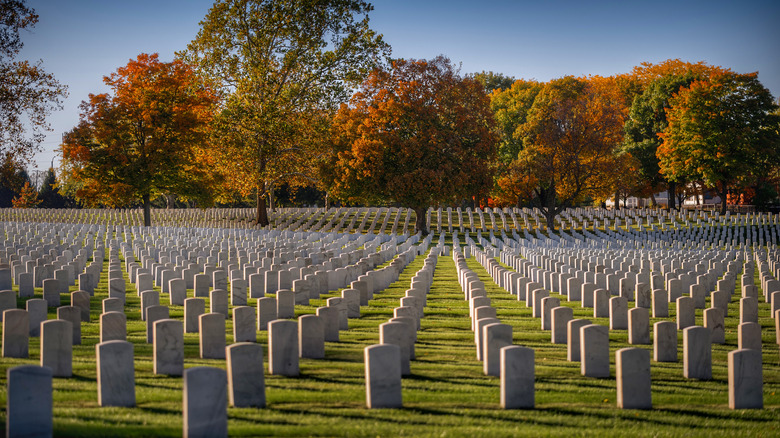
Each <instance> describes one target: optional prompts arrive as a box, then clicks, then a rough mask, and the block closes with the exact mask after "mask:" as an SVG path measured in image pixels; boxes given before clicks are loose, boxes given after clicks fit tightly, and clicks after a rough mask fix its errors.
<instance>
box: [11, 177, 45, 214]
mask: <svg viewBox="0 0 780 438" xmlns="http://www.w3.org/2000/svg"><path fill="white" fill-rule="evenodd" d="M11 203H13V205H14V208H35V207H37V206H38V204H40V203H41V199H40V198H38V191H37V190H35V187H33V186H31V185H30V182H29V181H26V182H25V183H24V187H22V190H21V191H20V192H19V196H17V197H15V198H14V199H12V200H11Z"/></svg>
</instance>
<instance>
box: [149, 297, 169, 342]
mask: <svg viewBox="0 0 780 438" xmlns="http://www.w3.org/2000/svg"><path fill="white" fill-rule="evenodd" d="M145 314H146V342H147V343H149V344H151V343H153V342H154V323H155V322H157V321H160V320H161V319H168V318H169V317H170V311H169V309H168V306H149V307H147V308H146V312H145Z"/></svg>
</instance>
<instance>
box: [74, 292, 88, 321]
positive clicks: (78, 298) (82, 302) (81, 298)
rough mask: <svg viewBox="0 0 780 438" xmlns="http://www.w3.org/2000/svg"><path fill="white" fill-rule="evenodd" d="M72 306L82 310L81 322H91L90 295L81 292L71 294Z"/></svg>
mask: <svg viewBox="0 0 780 438" xmlns="http://www.w3.org/2000/svg"><path fill="white" fill-rule="evenodd" d="M70 303H71V306H74V307H78V308H79V309H81V320H82V321H83V322H89V319H90V318H89V293H87V292H85V291H83V290H79V291H75V292H71V294H70Z"/></svg>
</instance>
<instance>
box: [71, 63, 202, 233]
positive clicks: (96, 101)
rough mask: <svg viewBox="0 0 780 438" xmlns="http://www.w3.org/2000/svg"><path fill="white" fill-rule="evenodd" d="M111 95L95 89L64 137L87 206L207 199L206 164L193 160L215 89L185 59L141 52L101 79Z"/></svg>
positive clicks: (147, 206) (147, 220)
mask: <svg viewBox="0 0 780 438" xmlns="http://www.w3.org/2000/svg"><path fill="white" fill-rule="evenodd" d="M103 81H104V82H105V83H106V85H108V86H109V87H111V90H112V94H107V93H106V94H90V95H89V100H88V101H84V102H82V104H81V111H82V113H81V120H80V122H79V124H78V126H76V127H75V128H73V129H72V130H71V131H70V132H68V133H66V134H65V136H64V142H63V145H62V147H61V151H62V158H63V169H66V170H68V171H69V172H70V175H69V177H70V178H72V179H74V180H75V181H76V182H77V185H78V189H77V190H76V196H77V197H78V198H79V199H80V200H82V201H83V202H85V203H86V204H87V205H98V204H102V205H108V206H111V207H123V206H129V205H132V204H133V203H134V202H137V201H139V200H140V201H141V202H142V204H143V211H144V225H146V226H149V225H151V200H152V199H153V198H154V197H156V196H158V195H160V194H163V193H175V194H178V195H180V196H184V197H190V198H193V199H196V200H199V201H200V202H202V203H208V202H209V200H210V188H209V175H207V172H209V169H204V168H202V167H201V166H196V165H194V164H193V163H194V161H195V155H196V153H197V148H198V146H199V145H203V143H204V141H205V139H206V135H207V132H206V127H207V125H208V123H209V122H210V120H211V115H212V110H213V105H214V102H215V96H214V93H213V92H212V91H211V90H210V89H209V88H208V87H205V86H204V85H203V83H202V82H201V81H199V80H198V77H197V76H196V74H195V72H194V70H193V69H192V68H191V67H190V66H189V65H188V64H186V63H184V62H183V61H181V60H174V61H172V62H161V61H160V60H159V59H158V55H157V54H153V55H148V54H141V55H138V58H137V59H131V60H130V62H129V63H128V64H127V66H125V67H120V68H119V69H117V71H116V72H115V73H112V74H111V75H110V76H106V77H104V78H103Z"/></svg>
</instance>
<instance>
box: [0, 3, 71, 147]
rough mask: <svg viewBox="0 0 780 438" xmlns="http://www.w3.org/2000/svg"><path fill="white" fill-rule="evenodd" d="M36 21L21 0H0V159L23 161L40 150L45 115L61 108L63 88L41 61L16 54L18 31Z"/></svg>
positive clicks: (20, 44) (43, 135) (20, 46)
mask: <svg viewBox="0 0 780 438" xmlns="http://www.w3.org/2000/svg"><path fill="white" fill-rule="evenodd" d="M37 22H38V15H36V14H35V11H34V10H33V9H31V8H28V7H27V6H26V5H25V2H24V1H22V0H0V160H2V161H25V160H28V159H30V158H31V157H32V156H33V154H35V153H36V152H38V151H39V150H40V145H41V142H42V141H43V140H44V138H45V136H46V134H45V133H46V131H50V130H51V127H50V125H49V123H48V121H47V117H48V116H49V115H50V114H51V113H52V112H53V111H56V110H58V109H62V101H63V99H64V98H65V97H67V87H65V86H64V85H62V84H60V83H59V82H57V80H56V79H55V78H54V76H53V75H52V74H50V73H47V72H46V71H45V70H44V69H43V63H42V61H37V62H29V61H26V60H17V59H16V57H17V55H18V54H19V51H20V50H21V48H22V46H23V43H22V40H21V38H20V32H21V31H22V30H27V29H29V28H31V27H33V26H34V25H35V23H37Z"/></svg>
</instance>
